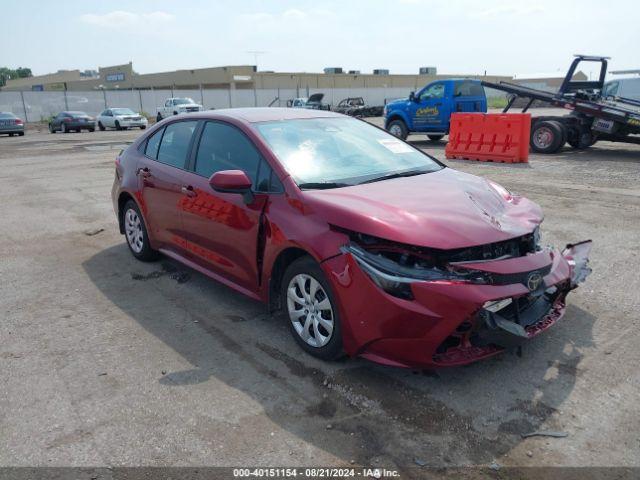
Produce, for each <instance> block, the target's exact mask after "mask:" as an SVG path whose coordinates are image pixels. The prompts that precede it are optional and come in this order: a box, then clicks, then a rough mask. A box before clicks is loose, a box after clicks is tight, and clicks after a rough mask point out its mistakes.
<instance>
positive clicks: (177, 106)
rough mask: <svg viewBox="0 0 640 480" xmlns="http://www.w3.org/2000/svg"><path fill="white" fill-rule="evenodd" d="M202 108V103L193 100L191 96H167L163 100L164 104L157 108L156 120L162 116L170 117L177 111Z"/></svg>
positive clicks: (194, 110)
mask: <svg viewBox="0 0 640 480" xmlns="http://www.w3.org/2000/svg"><path fill="white" fill-rule="evenodd" d="M202 110H204V108H202V105H200V104H198V103H196V102H194V101H193V100H192V99H191V98H188V97H183V98H167V99H166V100H165V102H164V106H162V107H159V108H158V115H157V117H156V120H157V121H158V122H159V121H160V120H162V119H163V118H167V117H170V116H171V115H178V114H179V113H189V112H201V111H202Z"/></svg>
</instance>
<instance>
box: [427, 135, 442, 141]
mask: <svg viewBox="0 0 640 480" xmlns="http://www.w3.org/2000/svg"><path fill="white" fill-rule="evenodd" d="M427 137H429V140H431V141H432V142H439V141H440V140H442V139H443V138H444V135H427Z"/></svg>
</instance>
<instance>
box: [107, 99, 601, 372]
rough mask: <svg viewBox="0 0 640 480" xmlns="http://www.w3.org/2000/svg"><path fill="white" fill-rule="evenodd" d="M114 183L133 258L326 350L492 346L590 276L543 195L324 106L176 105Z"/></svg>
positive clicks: (461, 354) (438, 354)
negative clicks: (166, 263) (549, 237)
mask: <svg viewBox="0 0 640 480" xmlns="http://www.w3.org/2000/svg"><path fill="white" fill-rule="evenodd" d="M112 197H113V206H114V209H115V213H116V215H117V219H118V224H119V228H120V232H121V233H122V234H124V236H125V238H126V242H127V245H128V247H129V249H130V251H131V253H132V254H133V256H134V257H135V258H137V259H139V260H143V261H150V260H153V259H155V258H157V257H158V255H159V253H162V254H165V255H166V256H168V257H171V258H173V259H175V260H177V261H178V262H181V263H183V264H185V265H187V266H189V267H191V268H194V269H196V270H198V271H199V272H202V273H203V274H205V275H207V276H209V277H211V278H213V279H215V280H217V281H219V282H221V283H223V284H224V285H227V286H228V287H231V288H233V289H235V290H237V291H239V292H241V293H243V294H245V295H247V296H248V297H250V298H253V299H255V300H259V301H262V302H265V303H266V304H268V306H269V308H270V309H271V310H277V309H283V310H284V312H285V314H286V319H287V320H286V321H287V324H288V326H289V328H290V330H291V333H292V335H293V337H294V339H295V340H296V342H297V343H298V344H299V345H300V347H301V348H302V349H304V350H305V351H307V352H309V353H310V354H312V355H315V356H317V357H320V358H323V359H333V358H336V357H339V356H340V355H342V354H343V353H346V354H348V355H350V356H361V357H364V358H367V359H370V360H373V361H375V362H380V363H383V364H387V365H394V366H403V367H424V368H431V367H441V366H453V365H462V364H466V363H470V362H473V361H476V360H480V359H483V358H487V357H490V356H493V355H496V354H498V353H500V352H502V351H504V350H505V349H507V348H510V347H513V346H515V345H519V344H521V343H522V342H526V341H528V340H530V339H531V338H533V337H535V336H537V335H538V334H540V333H541V332H543V331H545V330H547V329H548V328H549V327H550V326H552V325H553V324H554V323H556V322H557V321H559V320H560V318H561V317H562V316H563V314H564V312H565V305H566V298H567V295H568V293H569V292H570V291H571V290H572V289H574V288H576V286H577V285H578V283H580V282H582V281H583V280H584V278H585V277H586V276H587V274H588V273H589V272H590V269H589V267H588V265H587V262H588V254H589V251H590V248H591V242H590V241H585V242H581V243H577V244H574V245H572V246H568V247H567V248H566V249H565V250H564V251H562V252H561V251H559V250H557V249H556V248H553V247H550V246H544V245H543V244H542V243H541V241H540V223H541V222H542V218H543V216H542V211H541V209H540V207H539V206H538V205H536V204H535V203H533V202H532V201H530V200H528V199H526V198H524V197H522V196H519V195H516V194H513V193H510V192H509V191H508V190H507V189H505V188H504V187H502V186H500V185H498V184H496V183H494V182H492V181H489V180H486V179H483V178H480V177H476V176H474V175H470V174H467V173H462V172H458V171H456V170H454V169H452V168H448V167H446V166H445V165H443V164H442V163H440V162H439V161H437V160H436V159H434V158H432V157H430V156H429V155H427V154H425V153H424V152H422V151H420V150H418V149H416V148H414V147H413V146H412V145H410V144H408V143H405V142H404V141H402V140H400V139H398V138H396V137H394V136H392V135H390V134H388V133H387V132H385V131H383V130H381V129H379V128H377V127H374V126H372V125H370V124H368V123H365V122H363V121H361V120H357V119H354V118H351V117H346V116H344V115H340V114H336V113H332V112H326V111H321V110H306V109H280V108H267V109H260V108H252V109H229V110H218V111H216V112H201V113H195V114H190V115H180V116H177V117H174V118H171V119H168V120H166V121H164V122H161V123H159V124H157V125H156V126H154V127H153V128H152V129H151V130H150V131H149V132H148V133H147V134H145V135H143V136H141V137H140V138H138V139H137V140H136V141H135V142H134V143H133V144H132V145H131V146H129V147H128V148H127V149H126V150H125V151H124V152H123V153H121V154H120V155H119V156H118V158H117V159H116V171H115V179H114V184H113V189H112ZM573 327H574V328H580V326H579V324H576V325H574V326H573Z"/></svg>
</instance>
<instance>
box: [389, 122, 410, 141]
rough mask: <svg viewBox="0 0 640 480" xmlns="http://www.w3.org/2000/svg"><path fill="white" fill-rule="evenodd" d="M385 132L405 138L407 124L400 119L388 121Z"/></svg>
mask: <svg viewBox="0 0 640 480" xmlns="http://www.w3.org/2000/svg"><path fill="white" fill-rule="evenodd" d="M387 132H389V133H390V134H391V135H394V136H396V137H398V138H401V139H402V140H406V139H407V135H409V131H408V130H407V126H406V125H405V123H404V122H403V121H402V120H393V121H391V122H389V124H388V125H387Z"/></svg>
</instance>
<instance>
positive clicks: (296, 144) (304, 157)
mask: <svg viewBox="0 0 640 480" xmlns="http://www.w3.org/2000/svg"><path fill="white" fill-rule="evenodd" d="M256 128H257V129H258V131H259V133H260V134H261V135H262V137H263V138H264V139H265V140H266V142H267V143H268V144H269V146H270V147H271V149H272V150H273V151H274V153H275V154H276V156H277V157H278V159H279V160H280V161H281V162H282V164H283V165H284V167H285V168H286V169H287V171H288V172H289V173H290V174H291V176H292V177H293V179H294V180H295V181H296V183H297V184H298V185H299V186H301V187H302V188H304V186H305V184H308V185H313V187H309V188H322V187H321V186H318V184H326V185H327V186H330V185H332V184H334V185H335V186H336V187H337V186H347V185H355V184H357V183H363V182H368V181H372V180H374V181H375V180H376V179H383V177H388V176H391V175H394V176H401V175H402V174H403V173H407V174H417V173H429V172H434V171H436V170H440V169H441V168H443V167H442V165H441V164H440V163H438V162H437V161H436V160H434V159H432V158H431V157H429V156H428V155H427V154H425V153H423V152H421V151H420V150H418V149H416V148H413V147H412V146H411V145H408V144H406V143H404V142H402V141H401V140H399V139H397V138H396V137H394V136H392V135H390V134H388V133H387V132H385V131H383V130H380V129H378V128H376V127H374V126H372V125H370V124H368V123H366V122H363V121H361V120H356V119H353V118H312V119H299V120H283V121H277V122H264V123H258V124H256Z"/></svg>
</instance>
